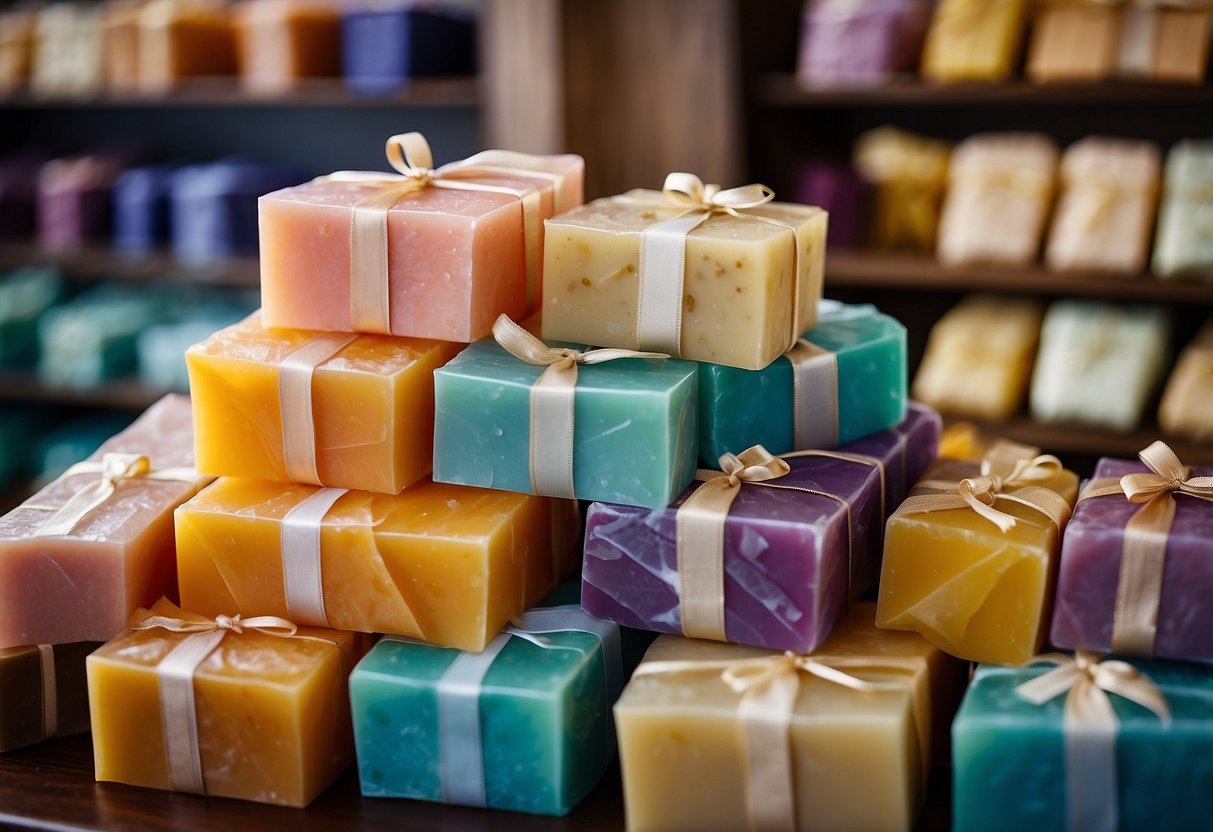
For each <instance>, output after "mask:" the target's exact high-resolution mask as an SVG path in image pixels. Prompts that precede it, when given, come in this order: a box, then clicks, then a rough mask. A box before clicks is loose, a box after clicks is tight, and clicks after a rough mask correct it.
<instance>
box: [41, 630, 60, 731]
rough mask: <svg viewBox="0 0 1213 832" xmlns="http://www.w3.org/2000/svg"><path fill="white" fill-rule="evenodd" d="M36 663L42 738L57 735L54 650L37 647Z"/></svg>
mask: <svg viewBox="0 0 1213 832" xmlns="http://www.w3.org/2000/svg"><path fill="white" fill-rule="evenodd" d="M38 661H39V662H40V664H41V665H42V738H43V739H49V738H50V737H53V736H55V734H58V733H59V683H58V681H57V679H56V676H55V648H54V647H52V646H51V645H49V644H39V645H38Z"/></svg>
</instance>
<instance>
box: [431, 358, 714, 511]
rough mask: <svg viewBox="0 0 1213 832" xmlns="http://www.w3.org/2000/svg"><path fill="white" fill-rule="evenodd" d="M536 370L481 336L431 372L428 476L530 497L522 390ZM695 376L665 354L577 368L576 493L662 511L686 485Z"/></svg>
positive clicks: (527, 389)
mask: <svg viewBox="0 0 1213 832" xmlns="http://www.w3.org/2000/svg"><path fill="white" fill-rule="evenodd" d="M550 343H551V344H554V345H556V346H576V345H572V344H555V342H550ZM544 369H545V368H543V367H540V366H536V365H533V364H528V363H526V362H525V361H521V360H520V359H518V358H515V357H514V356H513V355H510V354H509V353H508V352H506V351H505V349H503V348H502V347H501V346H500V345H499V344H498V343H497V342H496V341H493V340H491V339H486V340H483V341H477V342H476V343H474V344H472V345H471V346H469V347H468V348H467V349H466V350H464V351H463V352H461V353H460V354H459V355H457V356H456V357H455V358H454V360H452V361H451V362H450V363H448V364H447V365H446V366H445V367H442V368H440V369H438V370H436V371H435V373H434V407H435V419H434V479H435V480H436V481H437V482H447V483H454V484H456V485H475V486H481V487H483V488H501V489H504V490H506V491H519V492H522V493H524V494H533V493H534V490H533V488H532V485H531V476H530V433H531V431H530V423H531V405H530V395H531V388H532V387H533V386H534V384H535V382H536V381H537V380H538V378H539V376H540V374H541V373H542V372H543V371H544ZM696 375H697V371H696V365H695V364H694V363H693V362H690V361H677V360H673V359H669V360H648V359H623V360H619V361H608V362H605V363H602V364H593V365H583V366H581V367H579V368H578V376H577V390H576V399H575V403H574V407H573V411H574V416H573V418H574V425H575V428H574V433H573V487H574V490H575V491H576V494H577V497H578V498H580V499H582V500H598V501H603V502H610V503H621V504H624V505H633V506H644V507H646V508H661V507H664V506H666V505H668V504H669V503H671V502H672V501H673V500H674V498H675V497H677V496H678V494H679V493H681V492H682V490H683V489H685V488H686V487H687V486H688V485H690V483H691V480H692V479H693V478H694V476H695V444H696V443H695V440H696V437H697V433H696V427H695V419H696V414H695V409H696V381H697V379H696Z"/></svg>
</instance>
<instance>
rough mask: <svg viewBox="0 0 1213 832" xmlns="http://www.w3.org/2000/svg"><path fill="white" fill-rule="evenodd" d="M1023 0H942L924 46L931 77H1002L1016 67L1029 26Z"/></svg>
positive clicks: (924, 59) (951, 79)
mask: <svg viewBox="0 0 1213 832" xmlns="http://www.w3.org/2000/svg"><path fill="white" fill-rule="evenodd" d="M1027 12H1028V4H1027V3H1026V2H1024V0H943V2H941V3H940V4H939V5H938V6H936V7H935V15H934V17H932V18H931V28H930V29H929V30H928V31H927V42H926V45H925V46H924V47H923V52H922V75H923V77H924V78H927V79H929V80H931V81H942V82H949V83H950V82H957V81H1005V80H1007V79H1008V78H1009V77H1010V76H1011V73H1012V72H1014V71H1015V66H1016V62H1017V60H1018V58H1019V45H1020V42H1021V41H1022V40H1023V33H1024V28H1025V27H1026V26H1027V22H1028V21H1027Z"/></svg>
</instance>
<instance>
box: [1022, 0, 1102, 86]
mask: <svg viewBox="0 0 1213 832" xmlns="http://www.w3.org/2000/svg"><path fill="white" fill-rule="evenodd" d="M1123 18H1124V12H1123V10H1122V9H1121V8H1120V7H1118V6H1113V5H1110V4H1107V3H1100V2H1098V0H1053V2H1049V3H1045V4H1042V5H1041V6H1039V7H1038V8H1037V11H1036V18H1035V20H1033V21H1032V40H1031V43H1030V44H1029V46H1028V60H1027V65H1026V67H1025V74H1026V75H1027V76H1028V78H1029V79H1031V80H1032V81H1035V82H1036V83H1037V84H1056V83H1061V84H1069V83H1089V82H1097V81H1106V80H1108V79H1110V78H1112V77H1113V76H1114V75H1116V60H1117V55H1118V53H1119V51H1120V27H1121V22H1122V20H1123Z"/></svg>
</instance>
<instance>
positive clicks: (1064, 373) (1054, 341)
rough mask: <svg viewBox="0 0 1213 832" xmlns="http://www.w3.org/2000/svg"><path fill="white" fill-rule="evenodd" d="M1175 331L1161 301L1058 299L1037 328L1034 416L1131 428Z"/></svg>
mask: <svg viewBox="0 0 1213 832" xmlns="http://www.w3.org/2000/svg"><path fill="white" fill-rule="evenodd" d="M1170 330H1171V324H1170V318H1169V317H1168V316H1167V313H1166V311H1165V310H1163V309H1161V308H1158V307H1150V306H1138V307H1133V308H1127V307H1123V306H1115V305H1112V304H1103V303H1096V302H1092V301H1073V300H1061V301H1055V302H1054V303H1053V304H1052V305H1051V306H1050V307H1049V312H1048V314H1047V315H1045V320H1044V325H1043V326H1042V328H1041V332H1040V354H1039V355H1038V356H1037V358H1036V370H1035V372H1034V373H1033V374H1032V396H1031V401H1032V415H1033V416H1034V417H1035V418H1036V419H1039V420H1040V421H1042V422H1060V421H1070V422H1082V423H1084V424H1089V425H1100V426H1103V427H1107V428H1111V429H1113V430H1120V431H1129V430H1132V429H1133V428H1135V427H1136V426H1137V424H1138V423H1139V422H1140V421H1141V417H1142V415H1143V413H1144V411H1145V408H1146V405H1147V403H1148V402H1149V400H1150V398H1151V396H1153V394H1154V391H1155V390H1156V389H1157V388H1158V385H1159V384H1160V383H1161V382H1162V374H1163V373H1164V372H1165V370H1166V362H1167V356H1168V349H1169V342H1170Z"/></svg>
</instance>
